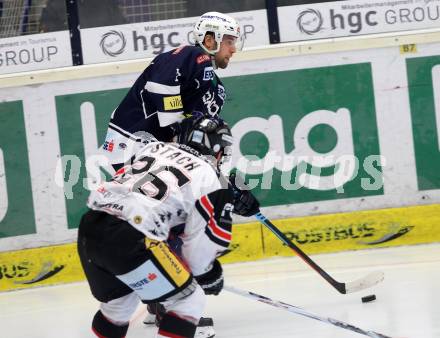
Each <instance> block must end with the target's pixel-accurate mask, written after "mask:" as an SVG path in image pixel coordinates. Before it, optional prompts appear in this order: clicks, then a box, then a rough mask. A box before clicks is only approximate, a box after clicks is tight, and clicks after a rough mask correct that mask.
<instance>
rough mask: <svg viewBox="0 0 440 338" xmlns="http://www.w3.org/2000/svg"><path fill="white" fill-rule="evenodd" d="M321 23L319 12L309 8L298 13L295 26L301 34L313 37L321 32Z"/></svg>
mask: <svg viewBox="0 0 440 338" xmlns="http://www.w3.org/2000/svg"><path fill="white" fill-rule="evenodd" d="M322 23H323V19H322V14H321V12H320V11H317V10H315V9H310V8H309V9H306V10H305V11H302V12H301V13H299V15H298V19H297V20H296V24H297V25H298V28H299V30H300V31H301V33H305V34H307V35H313V34H315V33H318V32H319V31H321V30H322Z"/></svg>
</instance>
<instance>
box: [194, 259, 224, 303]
mask: <svg viewBox="0 0 440 338" xmlns="http://www.w3.org/2000/svg"><path fill="white" fill-rule="evenodd" d="M194 278H195V279H196V281H197V283H199V285H200V286H201V287H202V289H203V291H204V292H205V295H214V296H217V295H218V294H219V293H220V291H222V289H223V268H222V266H221V264H220V262H219V261H218V260H217V259H216V260H215V261H214V263H213V265H212V269H211V270H209V271H208V272H205V273H204V274H203V275H200V276H194Z"/></svg>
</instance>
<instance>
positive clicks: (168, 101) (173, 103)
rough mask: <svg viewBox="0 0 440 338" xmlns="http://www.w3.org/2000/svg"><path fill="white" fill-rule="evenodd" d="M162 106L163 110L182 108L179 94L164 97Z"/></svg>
mask: <svg viewBox="0 0 440 338" xmlns="http://www.w3.org/2000/svg"><path fill="white" fill-rule="evenodd" d="M163 106H164V108H165V110H174V109H180V108H183V104H182V97H181V96H180V95H176V96H168V97H164V98H163Z"/></svg>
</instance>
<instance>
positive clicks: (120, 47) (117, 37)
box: [99, 30, 127, 57]
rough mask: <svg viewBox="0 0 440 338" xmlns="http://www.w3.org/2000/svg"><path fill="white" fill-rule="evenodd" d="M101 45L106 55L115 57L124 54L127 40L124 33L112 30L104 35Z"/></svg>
mask: <svg viewBox="0 0 440 338" xmlns="http://www.w3.org/2000/svg"><path fill="white" fill-rule="evenodd" d="M99 45H100V46H101V49H102V51H103V53H104V54H105V55H108V56H113V57H114V56H117V55H119V54H122V53H123V52H124V49H125V46H126V45H127V40H126V39H125V36H124V34H122V32H118V31H115V30H111V31H109V32H107V33H105V34H103V35H102V37H101V42H100V43H99Z"/></svg>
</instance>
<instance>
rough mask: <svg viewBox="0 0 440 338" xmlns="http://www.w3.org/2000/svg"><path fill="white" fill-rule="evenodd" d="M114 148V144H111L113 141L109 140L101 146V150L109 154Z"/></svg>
mask: <svg viewBox="0 0 440 338" xmlns="http://www.w3.org/2000/svg"><path fill="white" fill-rule="evenodd" d="M114 146H115V144H114V143H113V140H111V141H107V140H106V141H105V142H104V145H103V146H102V149H104V150H105V151H108V152H110V153H111V152H112V151H113V148H114Z"/></svg>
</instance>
